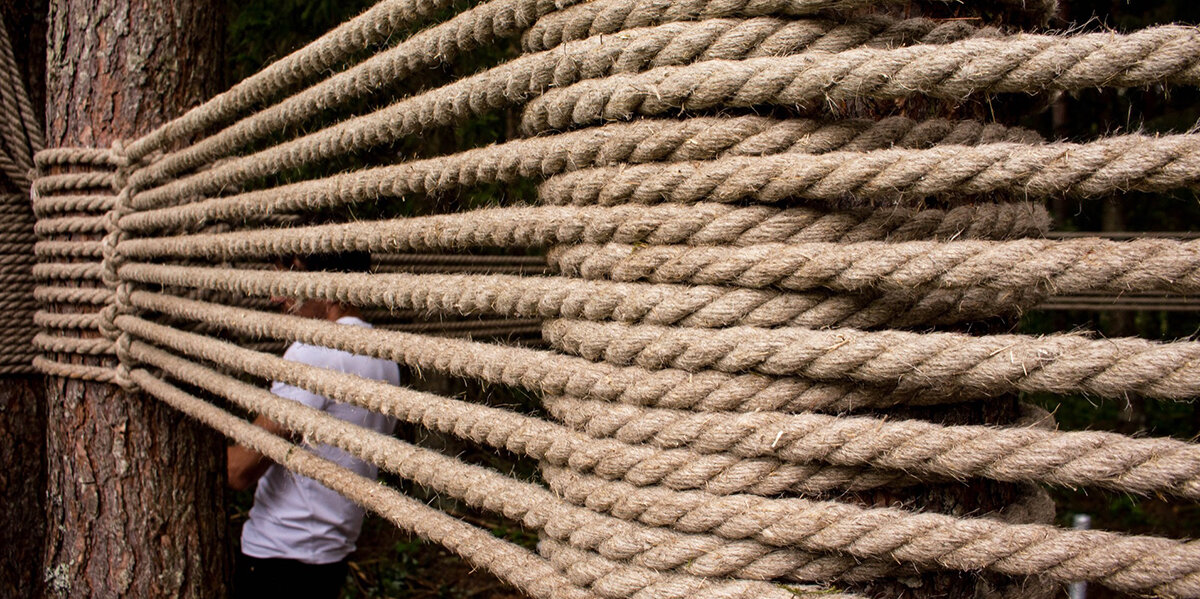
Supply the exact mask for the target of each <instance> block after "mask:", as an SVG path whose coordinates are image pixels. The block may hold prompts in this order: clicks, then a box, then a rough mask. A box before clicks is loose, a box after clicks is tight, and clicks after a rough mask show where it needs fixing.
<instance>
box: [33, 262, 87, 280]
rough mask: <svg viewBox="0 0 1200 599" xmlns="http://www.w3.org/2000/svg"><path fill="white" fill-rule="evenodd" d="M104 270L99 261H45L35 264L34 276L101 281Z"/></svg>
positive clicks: (45, 278) (49, 278)
mask: <svg viewBox="0 0 1200 599" xmlns="http://www.w3.org/2000/svg"><path fill="white" fill-rule="evenodd" d="M102 271H103V268H102V266H101V265H100V263H99V262H75V263H66V262H62V263H60V262H43V263H40V264H34V265H33V276H34V277H37V278H38V279H41V280H64V281H65V280H71V281H80V280H85V281H86V280H91V281H99V280H100V275H101V273H102Z"/></svg>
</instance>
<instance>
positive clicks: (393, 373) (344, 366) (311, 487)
mask: <svg viewBox="0 0 1200 599" xmlns="http://www.w3.org/2000/svg"><path fill="white" fill-rule="evenodd" d="M369 265H370V256H369V255H367V254H363V253H343V254H336V255H319V256H305V257H303V258H291V259H289V260H287V261H286V263H280V264H279V266H280V267H281V268H289V269H292V270H314V271H316V270H333V271H366V270H367V269H368V268H369ZM273 299H274V300H275V301H276V302H277V303H279V304H281V305H282V307H283V309H284V311H285V312H287V313H290V314H294V315H297V316H303V317H306V318H319V319H322V320H329V321H332V322H336V323H338V324H341V325H345V326H360V327H370V326H371V325H370V324H368V323H366V322H364V321H363V320H362V319H361V318H360V314H359V312H358V310H357V309H356V308H354V307H353V306H346V305H343V304H339V303H337V302H331V301H328V300H318V299H309V300H305V301H302V302H298V301H295V300H292V299H286V298H273ZM283 357H284V359H285V360H291V361H294V362H300V363H303V364H309V365H312V366H317V367H320V368H328V369H330V370H337V371H341V372H347V373H351V374H356V375H358V376H361V377H363V378H369V379H375V380H380V381H388V382H390V383H392V384H393V385H396V384H399V382H400V372H399V369H398V368H397V366H396V364H395V363H394V362H388V361H385V360H380V359H377V358H370V357H366V356H358V355H354V354H350V353H347V352H344V351H339V350H335V349H330V348H327V347H317V346H313V345H307V344H304V343H293V344H292V345H291V346H290V347H288V349H287V351H286V352H285V353H284V354H283ZM271 392H272V393H274V394H276V395H278V396H280V397H284V398H287V399H290V400H292V401H297V402H300V403H302V404H304V405H306V406H308V407H310V408H313V409H317V410H321V411H323V412H328V413H329V414H330V415H332V416H335V417H337V418H340V419H342V420H345V421H347V422H350V423H352V424H356V425H358V426H362V427H364V428H368V429H371V430H375V431H379V432H382V433H387V434H390V433H391V432H392V430H393V429H394V428H395V425H396V421H395V419H394V418H392V417H389V416H384V415H382V414H377V413H375V412H371V411H369V410H366V409H364V408H360V407H357V406H352V405H348V404H344V403H338V402H334V401H332V400H330V399H328V398H326V397H323V396H320V395H316V394H314V393H311V392H309V391H305V390H304V389H300V388H299V387H293V386H291V385H287V384H284V383H280V382H275V383H273V384H272V385H271ZM255 424H257V425H259V426H261V427H263V428H265V429H267V430H269V431H271V432H273V433H275V434H277V435H281V436H283V435H287V431H286V430H285V429H283V427H281V426H279V425H278V424H276V423H275V422H272V421H271V420H270V419H268V418H266V417H264V416H261V415H260V416H259V417H258V418H257V419H256V420H255ZM309 449H310V450H312V451H313V453H315V454H317V455H318V456H320V457H322V458H325V459H327V460H330V461H333V462H336V463H338V464H340V465H341V466H344V467H345V468H347V469H349V470H352V471H354V472H355V473H357V474H360V475H362V476H365V477H368V478H375V476H376V475H377V471H376V468H375V466H373V465H371V464H369V463H367V462H364V461H362V460H360V459H358V458H355V457H352V456H351V455H349V454H347V453H346V452H344V451H342V450H340V449H337V448H335V447H330V446H328V445H323V444H322V445H316V446H313V447H309ZM228 468H229V484H230V486H231V487H233V488H235V489H239V490H241V489H248V488H250V487H251V486H253V485H254V484H255V482H257V483H258V488H257V489H256V490H255V492H254V506H253V507H252V508H251V509H250V517H249V519H248V520H247V521H246V524H245V527H244V528H243V529H242V551H241V554H240V555H239V556H238V563H237V571H236V575H235V577H234V596H235V597H253V598H255V599H262V598H263V597H274V596H280V597H312V598H319V597H328V598H331V599H332V598H336V597H337V596H338V594H339V592H340V590H341V588H342V584H343V583H344V581H345V578H346V570H347V562H346V557H347V556H348V555H349V554H350V553H351V552H353V551H354V547H355V545H354V544H355V541H357V539H358V534H359V531H360V530H361V529H362V520H363V510H362V508H361V507H359V506H358V505H356V504H355V503H353V502H351V501H350V500H348V499H346V498H344V497H342V496H341V495H339V494H338V493H336V492H334V491H332V490H330V489H328V488H327V487H325V486H324V485H322V484H320V483H318V482H317V481H315V480H313V479H311V478H308V477H304V476H300V475H297V474H293V473H292V472H291V471H289V470H287V469H286V468H283V467H282V466H279V465H276V464H275V463H273V462H271V461H270V460H268V459H267V458H266V457H265V456H263V455H262V454H260V453H258V452H256V451H253V450H251V449H248V448H245V447H242V446H240V445H231V446H230V447H229V452H228Z"/></svg>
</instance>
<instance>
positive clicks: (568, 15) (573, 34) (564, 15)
mask: <svg viewBox="0 0 1200 599" xmlns="http://www.w3.org/2000/svg"><path fill="white" fill-rule="evenodd" d="M760 6H762V5H757V4H756V5H754V6H753V8H751V7H750V6H744V7H737V10H739V11H741V12H733V10H731V9H734V8H735V7H734V5H733V4H732V3H729V2H696V1H690V2H645V1H641V0H592V1H591V2H585V3H582V4H578V5H575V6H570V7H566V8H564V9H562V10H558V11H554V12H552V13H550V14H548V15H546V16H544V17H542V18H540V19H538V20H537V22H536V23H534V24H533V26H532V27H530V28H529V29H528V30H527V31H526V32H525V33H524V34H523V35H522V36H521V49H522V50H524V51H525V52H527V53H528V52H541V51H544V50H550V49H552V48H554V47H557V46H559V45H561V44H563V43H565V42H571V41H576V40H581V39H587V38H589V37H594V36H597V35H612V34H614V33H617V32H620V31H625V30H628V29H638V28H642V27H656V26H658V25H663V24H666V23H671V22H676V21H704V20H710V19H718V18H729V17H739V16H740V17H763V16H767V15H770V14H773V12H772V11H769V10H763V9H762V8H760ZM766 6H769V3H767V4H766ZM747 9H750V10H747ZM795 22H796V23H797V24H798V26H799V27H801V28H803V29H802V30H801V31H802V32H803V36H802V37H801V36H797V39H799V40H803V42H802V43H800V44H797V45H798V46H799V47H804V48H806V49H808V50H809V51H818V52H842V51H845V50H849V49H850V48H855V47H859V46H867V47H875V48H890V47H896V46H907V45H912V44H916V43H925V44H945V43H949V42H952V41H957V40H960V39H965V38H968V37H972V36H976V35H988V36H995V35H998V34H999V32H998V31H997V30H995V29H981V28H978V27H976V26H975V25H974V24H972V23H967V22H963V21H949V22H942V23H939V22H937V21H935V20H933V19H925V18H913V19H896V18H894V17H891V16H887V15H863V16H862V17H860V18H857V19H855V20H853V21H850V22H842V21H839V20H833V19H805V20H800V21H795ZM797 33H800V32H797ZM757 35H758V37H759V38H766V37H768V36H770V35H771V34H770V33H765V34H764V33H758V34H757ZM793 35H795V34H793ZM764 55H765V53H764Z"/></svg>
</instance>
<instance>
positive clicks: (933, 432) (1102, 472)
mask: <svg viewBox="0 0 1200 599" xmlns="http://www.w3.org/2000/svg"><path fill="white" fill-rule="evenodd" d="M131 301H132V302H133V304H134V305H136V306H139V307H143V308H145V307H148V306H149V307H151V309H169V308H170V307H171V306H179V307H184V308H185V310H186V309H187V307H188V306H190V307H191V310H193V311H196V310H199V309H203V308H202V307H201V306H200V305H199V304H196V303H185V302H183V301H182V300H170V299H168V298H165V297H162V296H148V294H143V293H135V294H134V297H133V298H131ZM230 310H232V309H227V310H222V311H221V312H226V313H230V314H235V313H236V312H231V311H230ZM175 314H176V315H186V316H189V317H193V316H194V314H195V313H194V312H192V313H187V312H175ZM229 320H232V319H229ZM238 320H241V321H244V320H245V319H238ZM272 320H274V321H276V322H279V323H291V325H292V326H293V327H297V328H298V327H299V326H301V324H302V323H303V322H304V321H302V320H298V319H295V318H292V319H288V318H284V317H278V318H274V319H272ZM284 326H287V325H286V324H285V325H284ZM281 328H282V327H281ZM325 328H328V329H330V333H333V332H334V331H337V328H336V327H325ZM241 332H243V333H249V334H251V335H252V336H255V337H263V336H269V337H276V336H279V335H278V334H277V333H275V332H274V331H270V332H268V331H263V330H262V329H258V330H251V329H241ZM339 332H340V335H337V336H336V337H333V336H331V335H326V336H325V337H323V338H320V340H321V341H322V342H323V344H330V345H328V346H329V347H336V348H339V349H344V350H347V351H349V350H351V349H353V350H355V351H354V353H360V354H363V355H375V356H378V357H382V358H385V359H394V360H396V361H400V362H402V363H404V362H408V363H410V364H411V363H412V362H410V361H406V360H403V356H402V355H397V354H396V353H390V352H388V350H387V349H386V348H388V347H391V346H397V345H402V344H403V342H404V341H406V340H407V339H408V338H411V336H397V335H395V334H392V333H387V332H384V333H371V332H364V334H363V335H360V336H358V338H357V342H356V343H355V345H357V347H355V346H354V345H348V344H347V343H348V342H350V341H351V339H349V337H352V336H353V334H352V333H349V332H346V331H344V330H343V331H339ZM337 337H340V338H341V339H340V340H339V339H338V338H337ZM297 338H298V339H303V340H304V341H305V342H309V343H311V342H314V341H315V340H316V339H314V338H302V337H297ZM339 341H340V342H339ZM464 349H465V348H460V347H454V346H449V347H444V348H443V351H444V352H448V353H455V352H462V353H466V352H465V351H464ZM183 351H187V350H183ZM511 353H513V354H517V355H519V354H520V352H511ZM512 361H513V362H516V360H512ZM413 365H415V366H416V365H417V364H413ZM421 366H423V365H421ZM556 366H557V365H556ZM433 369H434V370H439V371H443V372H450V373H454V372H453V371H447V370H446V369H445V368H437V367H436V366H435V367H434V368H433ZM454 374H458V373H454ZM545 405H546V407H547V409H548V410H549V411H550V413H551V414H553V415H554V416H555V417H556V418H559V419H560V420H564V421H565V422H566V424H568V425H569V426H570V427H571V428H574V429H576V430H580V431H583V432H586V433H587V434H589V435H591V436H593V437H613V438H615V439H617V440H619V441H621V442H622V443H626V444H644V443H647V442H649V443H651V444H653V445H657V446H659V447H661V448H663V449H673V448H678V447H687V448H688V449H689V450H691V451H695V452H696V453H698V454H699V455H711V454H721V455H728V456H737V457H742V458H761V457H764V456H770V457H779V458H781V459H783V460H786V461H790V462H794V463H805V462H811V461H814V460H816V461H826V462H829V463H831V464H835V465H842V466H850V465H860V464H864V463H869V464H871V465H873V466H876V467H879V468H885V469H892V470H900V471H905V472H911V473H928V474H936V475H945V476H950V477H964V476H976V475H982V476H987V477H991V478H997V479H998V480H1012V481H1021V480H1041V481H1045V482H1053V483H1056V484H1064V485H1083V484H1098V485H1102V486H1112V487H1113V488H1117V489H1120V490H1125V491H1133V492H1141V493H1151V492H1159V491H1161V492H1168V493H1175V494H1178V495H1180V496H1183V497H1188V498H1200V465H1198V464H1200V459H1197V456H1196V455H1195V454H1196V452H1197V451H1200V449H1198V448H1197V447H1196V446H1195V445H1194V444H1188V443H1184V442H1180V441H1173V440H1170V439H1129V438H1126V437H1123V436H1121V435H1114V434H1110V433H1100V432H1084V433H1058V432H1053V431H1040V430H1036V429H1033V428H1023V429H1022V428H1018V429H993V428H989V427H969V426H968V427H942V426H939V425H934V424H927V423H922V422H919V421H905V422H902V423H888V422H886V421H882V420H876V419H869V418H833V417H828V416H819V415H815V414H802V415H795V416H791V415H783V414H778V413H771V412H754V413H748V414H739V415H733V414H730V415H728V416H727V415H725V414H723V413H689V412H674V411H668V410H647V409H644V408H638V407H635V406H628V405H626V406H621V405H613V404H611V403H607V402H604V403H597V404H580V403H579V402H577V401H571V400H566V399H561V398H560V399H553V396H551V395H547V397H546V398H545ZM587 406H591V407H593V408H595V409H590V410H589V409H587ZM1048 447H1049V448H1053V449H1054V451H1053V452H1050V453H1049V454H1047V453H1045V450H1046V448H1048ZM1150 456H1153V457H1154V458H1155V459H1154V460H1153V461H1149V460H1148V458H1149V457H1150Z"/></svg>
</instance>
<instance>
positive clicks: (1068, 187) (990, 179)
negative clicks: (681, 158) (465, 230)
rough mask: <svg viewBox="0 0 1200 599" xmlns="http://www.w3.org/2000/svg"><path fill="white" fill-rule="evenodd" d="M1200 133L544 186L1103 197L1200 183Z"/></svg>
mask: <svg viewBox="0 0 1200 599" xmlns="http://www.w3.org/2000/svg"><path fill="white" fill-rule="evenodd" d="M1197 172H1200V135H1196V134H1180V135H1167V136H1162V137H1148V136H1141V135H1122V136H1116V137H1109V138H1104V139H1100V140H1097V141H1092V142H1088V143H1084V144H1073V143H1065V142H1061V143H1053V144H1044V145H1039V146H1030V145H1022V144H1003V143H1001V144H986V145H981V146H976V147H951V146H935V147H933V148H929V149H924V150H903V149H901V150H878V151H874V152H845V153H843V152H832V153H829V154H822V155H819V156H811V157H806V158H805V159H804V160H795V158H794V157H791V156H786V155H780V156H754V157H742V156H733V157H726V158H719V159H716V160H712V161H706V162H680V163H672V164H635V165H628V166H617V167H601V168H593V169H587V170H580V171H573V172H570V173H566V174H562V175H559V176H557V177H554V178H551V179H549V180H547V181H546V182H545V183H543V184H542V185H541V187H540V188H539V189H538V197H539V200H540V201H541V202H543V203H546V204H573V205H588V204H600V205H614V204H624V203H637V204H658V203H664V202H677V203H692V202H722V203H729V202H741V201H756V202H765V203H780V202H785V201H793V200H805V201H814V202H818V203H821V204H826V205H830V204H832V205H845V204H847V201H848V200H849V203H850V205H857V204H862V203H866V202H867V201H869V200H873V201H881V202H888V203H896V204H900V205H919V204H920V203H921V202H922V201H923V200H924V199H925V198H928V197H931V196H933V197H941V196H946V195H948V194H951V193H953V194H955V195H962V194H970V195H982V194H988V193H997V192H1002V193H1012V194H1014V195H1019V196H1020V197H1024V198H1049V197H1058V196H1063V195H1066V196H1070V197H1079V198H1088V197H1097V196H1103V195H1106V194H1112V193H1118V192H1120V193H1123V192H1127V191H1166V190H1170V189H1175V188H1181V187H1182V188H1190V187H1194V186H1195V185H1196V184H1197V183H1198V182H1200V175H1197V174H1196V173H1197Z"/></svg>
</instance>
